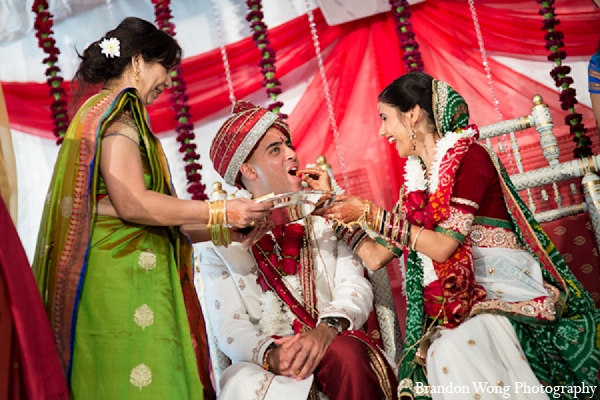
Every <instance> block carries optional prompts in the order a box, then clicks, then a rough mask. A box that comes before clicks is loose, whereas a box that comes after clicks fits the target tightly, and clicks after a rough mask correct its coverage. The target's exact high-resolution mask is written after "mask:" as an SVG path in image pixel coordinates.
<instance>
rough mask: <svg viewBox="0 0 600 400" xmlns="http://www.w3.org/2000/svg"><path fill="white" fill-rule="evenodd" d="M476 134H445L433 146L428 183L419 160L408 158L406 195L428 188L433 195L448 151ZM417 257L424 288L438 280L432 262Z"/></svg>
mask: <svg viewBox="0 0 600 400" xmlns="http://www.w3.org/2000/svg"><path fill="white" fill-rule="evenodd" d="M476 133H477V132H476V131H475V129H473V128H469V129H465V130H463V131H462V132H460V133H458V132H446V135H444V137H443V138H441V139H440V140H439V141H438V142H437V144H436V146H435V154H434V156H433V163H432V164H431V174H430V178H429V182H428V181H427V178H426V176H425V168H423V165H422V164H421V161H420V158H419V157H417V156H410V157H408V161H406V166H405V167H404V182H405V191H406V193H410V192H415V191H424V190H427V188H428V187H429V188H430V193H434V192H435V191H436V190H437V189H438V185H439V182H440V176H439V174H440V166H441V164H442V160H443V159H444V156H445V155H446V153H447V152H448V150H450V149H451V148H453V147H454V145H455V144H456V142H458V140H459V139H461V138H464V137H472V136H475V134H476ZM417 255H418V256H419V259H420V260H421V263H422V265H423V287H426V286H427V285H429V284H430V283H431V282H435V281H436V280H437V279H438V276H437V274H436V273H435V269H434V268H433V261H432V260H431V258H430V257H428V256H426V255H425V254H423V253H419V252H417Z"/></svg>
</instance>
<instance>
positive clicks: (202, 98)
mask: <svg viewBox="0 0 600 400" xmlns="http://www.w3.org/2000/svg"><path fill="white" fill-rule="evenodd" d="M476 7H477V13H478V17H479V22H480V25H481V30H482V34H483V39H484V41H485V46H486V49H487V50H488V51H489V52H490V53H492V52H495V53H496V54H497V53H508V54H511V55H513V56H515V57H523V58H527V57H530V56H531V55H538V56H540V57H541V56H545V55H547V54H548V50H546V49H545V48H544V45H545V40H544V31H542V30H541V29H540V28H541V25H542V17H541V16H539V15H538V10H539V5H538V4H537V3H535V2H528V3H523V2H520V1H516V0H485V1H480V2H477V3H476ZM411 10H412V12H413V17H412V21H413V27H414V30H415V33H416V35H417V40H418V42H419V43H420V45H421V51H422V54H423V59H424V62H425V71H426V72H428V73H429V74H431V75H433V76H435V77H436V78H438V79H442V80H445V81H447V82H448V83H449V84H450V85H452V86H453V87H454V88H455V89H456V90H457V91H459V92H460V93H461V94H462V95H463V96H464V97H465V99H466V100H467V102H468V104H469V107H470V110H471V116H472V118H471V121H472V122H474V123H477V124H479V125H484V124H489V123H493V122H496V121H497V119H498V116H497V112H496V111H495V109H494V104H493V100H492V96H491V93H490V88H489V84H488V79H487V77H486V72H485V70H484V68H483V66H482V61H481V55H480V53H479V45H478V43H477V37H476V35H475V31H474V27H473V22H472V20H471V15H470V11H469V6H468V2H467V1H443V0H428V1H426V2H424V3H419V4H417V5H416V6H412V7H411ZM556 12H557V15H558V17H559V18H560V20H561V21H562V23H561V24H560V25H559V28H558V29H560V30H562V31H563V32H564V34H565V43H566V44H567V47H566V49H567V51H568V52H569V54H571V55H589V56H591V54H592V53H593V52H594V51H595V49H596V45H597V43H598V39H599V38H600V33H599V32H597V30H596V27H595V23H597V22H598V21H599V20H600V11H599V10H597V9H596V8H595V7H594V6H593V4H592V3H591V2H590V1H589V0H574V1H570V2H568V4H565V3H560V4H559V3H557V4H556ZM315 20H316V23H317V30H318V32H319V39H320V42H321V48H323V49H325V48H329V49H330V52H329V55H328V56H327V57H326V60H325V71H326V76H327V80H328V83H329V86H330V89H331V100H332V104H333V109H334V113H335V117H336V120H337V124H338V127H339V134H340V142H339V144H340V146H339V148H340V149H339V150H340V151H339V152H341V154H342V155H343V158H344V166H345V170H346V172H347V174H348V176H349V180H350V182H351V187H350V188H349V189H350V191H351V192H353V193H355V194H359V195H362V196H364V197H367V198H370V199H372V200H374V201H375V202H377V203H378V204H381V205H384V206H386V207H388V208H389V207H391V205H392V204H393V202H394V201H395V199H396V198H397V192H398V189H399V187H400V185H401V182H402V176H401V172H400V171H401V170H402V168H401V166H402V163H403V161H401V160H399V158H398V156H397V154H396V151H395V150H394V149H393V148H392V147H390V146H388V145H387V144H386V143H385V142H384V141H383V140H380V139H378V137H377V130H378V128H379V117H378V115H377V114H378V113H377V109H376V103H377V95H378V93H379V92H380V91H381V90H382V89H383V87H385V85H387V84H388V83H390V82H391V81H392V80H393V79H394V78H396V77H398V76H400V75H401V74H402V73H404V66H403V63H402V60H401V56H402V53H401V50H400V49H399V45H398V40H397V38H396V34H395V31H394V24H393V22H392V18H391V14H390V13H385V14H380V15H377V16H374V17H370V18H366V19H362V20H357V21H353V22H350V23H347V24H343V25H339V26H333V27H330V26H327V25H326V23H325V22H324V20H323V16H322V14H321V13H320V11H319V10H317V11H316V12H315ZM270 37H271V40H272V45H273V47H274V48H275V49H276V50H277V52H278V55H277V59H278V61H277V71H278V73H279V74H280V76H283V75H285V74H286V73H288V72H290V71H292V70H294V69H295V68H297V67H299V66H300V65H302V64H304V63H306V62H307V61H311V60H312V59H313V58H314V49H313V44H312V41H311V38H310V34H309V30H308V21H307V18H306V16H301V17H298V18H296V19H294V20H292V21H289V22H288V23H286V24H283V25H281V26H279V27H276V28H274V29H272V31H271V34H270ZM338 38H339V40H337V41H336V39H338ZM227 52H228V56H229V60H230V64H231V72H232V79H233V83H234V88H235V91H236V95H237V97H238V98H244V97H246V96H247V95H248V94H250V93H252V92H254V91H256V90H259V89H260V88H261V81H262V77H261V75H260V73H259V69H258V68H259V67H258V62H259V59H260V56H259V54H258V51H257V50H256V48H255V46H254V44H253V43H252V42H251V39H250V38H247V39H244V40H241V41H239V42H236V43H234V44H231V45H229V46H227ZM488 61H489V63H490V68H491V72H492V77H493V82H494V87H495V92H496V96H497V98H498V101H499V106H500V111H501V113H502V116H503V117H504V118H512V117H516V116H521V115H525V114H527V113H528V112H529V110H530V108H531V98H532V96H533V95H534V94H541V95H542V97H543V98H544V99H545V101H546V102H547V103H548V104H549V106H550V108H551V110H552V114H553V117H554V120H555V123H556V125H557V126H561V125H562V120H563V117H564V116H565V115H566V113H565V112H564V111H563V110H561V109H560V106H559V102H558V95H557V93H556V91H555V90H554V88H548V87H545V86H543V85H541V84H539V83H537V82H535V81H533V80H532V79H530V78H529V77H527V76H525V75H522V74H520V73H518V72H516V71H513V70H511V69H510V68H507V67H505V66H503V65H502V64H500V63H497V62H495V61H494V60H492V59H489V60H488ZM568 61H569V59H567V60H566V63H567V64H568ZM311 62H313V63H314V62H315V61H314V60H312V61H311ZM552 67H553V63H551V62H548V71H550V70H551V69H552ZM183 71H184V74H185V76H186V81H187V82H188V95H189V103H190V105H191V107H192V122H196V123H197V122H198V121H199V120H201V119H202V118H205V117H207V116H210V115H211V114H213V113H215V112H217V111H219V110H222V109H223V108H227V107H228V106H229V99H228V93H227V85H226V82H225V76H224V73H223V66H222V61H221V55H220V52H219V50H218V49H216V50H214V51H211V52H208V53H205V54H201V55H198V56H195V57H190V58H187V59H186V60H184V63H183ZM3 85H4V91H5V96H6V98H7V105H8V111H9V118H10V121H11V125H12V126H14V127H15V128H16V129H20V130H23V131H25V132H29V133H35V134H43V135H45V136H47V137H50V133H49V132H50V128H51V124H50V119H49V118H48V117H47V116H48V115H49V111H48V109H47V107H48V105H49V104H50V99H49V96H47V89H46V86H45V84H38V83H3ZM283 89H284V90H285V88H283ZM577 110H578V112H581V113H582V114H583V115H584V118H586V119H587V118H592V114H591V110H590V109H589V108H587V107H584V106H582V105H581V104H580V105H578V108H577ZM173 116H174V114H173V112H172V110H171V109H170V105H169V99H168V96H163V97H161V98H159V99H158V100H157V101H156V103H155V104H154V105H152V106H151V107H150V117H151V120H152V124H153V128H154V130H155V131H156V132H163V131H166V130H170V129H173V127H174V126H175V122H176V121H174V119H173ZM289 123H290V126H291V128H292V135H293V138H294V142H295V145H296V146H297V148H298V153H299V155H300V158H301V163H309V162H314V160H315V158H316V157H317V156H318V155H320V154H324V155H326V156H327V158H328V161H329V162H330V163H331V164H332V166H333V168H334V171H335V173H336V174H337V175H338V177H339V179H338V180H339V182H340V183H342V184H343V181H344V180H343V177H342V176H341V172H342V168H341V162H340V159H339V157H338V149H336V142H335V140H334V136H333V133H332V131H331V129H330V126H329V117H328V112H327V104H326V102H325V96H324V92H323V86H322V82H321V77H320V75H319V74H318V73H317V74H316V75H315V78H314V79H313V81H312V82H311V84H310V85H309V87H308V89H307V90H306V92H305V93H304V95H303V97H302V99H301V100H300V102H299V103H298V105H297V106H296V108H295V109H294V110H293V112H292V113H291V115H290V117H289ZM594 139H595V138H594ZM571 150H572V149H566V150H565V151H567V152H570V151H571Z"/></svg>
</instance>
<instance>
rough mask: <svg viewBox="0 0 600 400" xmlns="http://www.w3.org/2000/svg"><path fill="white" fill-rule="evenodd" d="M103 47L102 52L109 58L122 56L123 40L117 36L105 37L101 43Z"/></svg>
mask: <svg viewBox="0 0 600 400" xmlns="http://www.w3.org/2000/svg"><path fill="white" fill-rule="evenodd" d="M99 46H100V48H101V49H102V54H104V55H105V56H106V57H107V58H108V57H110V58H115V57H121V42H119V39H117V38H116V37H112V38H110V39H106V38H104V40H102V41H101V42H100V44H99Z"/></svg>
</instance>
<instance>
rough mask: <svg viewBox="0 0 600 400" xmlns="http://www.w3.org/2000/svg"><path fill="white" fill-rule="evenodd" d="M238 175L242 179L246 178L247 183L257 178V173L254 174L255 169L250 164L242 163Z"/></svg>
mask: <svg viewBox="0 0 600 400" xmlns="http://www.w3.org/2000/svg"><path fill="white" fill-rule="evenodd" d="M240 173H241V174H242V176H243V177H244V178H246V179H247V180H249V181H254V180H256V179H257V178H258V173H257V172H256V169H255V168H254V167H253V166H252V164H250V163H243V164H242V165H241V166H240Z"/></svg>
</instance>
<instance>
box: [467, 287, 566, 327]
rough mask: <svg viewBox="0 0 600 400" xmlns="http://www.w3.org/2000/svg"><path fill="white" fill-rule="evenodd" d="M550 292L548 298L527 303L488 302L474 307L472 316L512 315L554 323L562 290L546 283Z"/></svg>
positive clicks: (494, 300) (499, 300)
mask: <svg viewBox="0 0 600 400" xmlns="http://www.w3.org/2000/svg"><path fill="white" fill-rule="evenodd" d="M544 288H545V289H546V291H548V296H547V297H536V298H535V299H531V300H526V301H516V302H508V301H505V300H502V299H493V300H486V301H482V302H480V303H477V304H475V305H473V308H472V309H471V313H470V316H474V315H476V314H481V313H492V314H498V313H500V314H511V315H516V316H521V317H526V318H535V320H536V321H538V323H539V321H540V320H542V321H548V322H552V321H554V320H556V305H557V303H558V302H559V300H560V290H558V289H557V288H556V287H554V286H552V285H549V284H547V283H544Z"/></svg>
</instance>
